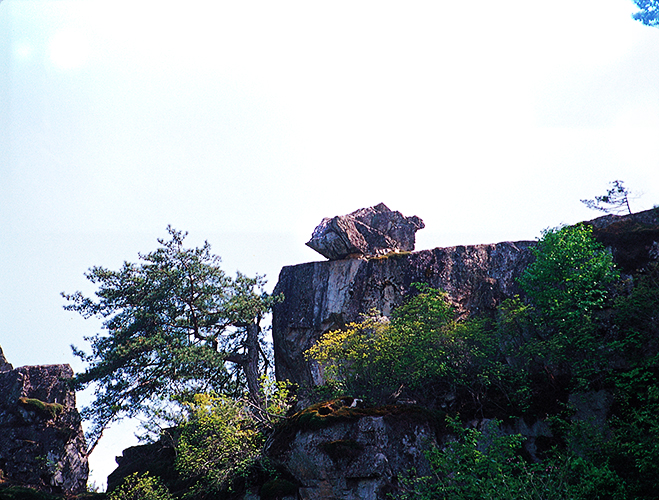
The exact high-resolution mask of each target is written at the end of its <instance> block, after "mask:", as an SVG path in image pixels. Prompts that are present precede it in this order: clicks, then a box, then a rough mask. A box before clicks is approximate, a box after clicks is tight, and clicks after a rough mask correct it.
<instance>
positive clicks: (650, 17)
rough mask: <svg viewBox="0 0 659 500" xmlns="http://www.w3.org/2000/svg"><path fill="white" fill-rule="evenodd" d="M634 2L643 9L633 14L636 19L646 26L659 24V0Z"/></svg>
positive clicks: (637, 0) (638, 0)
mask: <svg viewBox="0 0 659 500" xmlns="http://www.w3.org/2000/svg"><path fill="white" fill-rule="evenodd" d="M634 3H635V4H636V5H637V6H638V8H639V9H641V10H640V11H638V12H635V13H634V14H632V16H633V17H634V19H636V20H637V21H641V22H642V23H643V24H645V25H646V26H659V0H634Z"/></svg>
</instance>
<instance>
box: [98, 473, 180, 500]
mask: <svg viewBox="0 0 659 500" xmlns="http://www.w3.org/2000/svg"><path fill="white" fill-rule="evenodd" d="M173 499H174V497H173V496H172V495H171V493H169V491H168V490H167V488H166V487H165V486H164V485H163V484H162V483H161V482H160V480H159V479H158V478H155V477H152V476H149V474H139V473H137V472H136V473H134V474H131V475H130V476H128V477H127V478H126V479H124V481H123V482H122V483H121V485H119V487H118V488H116V489H114V490H113V491H112V492H111V493H110V494H109V496H108V500H173Z"/></svg>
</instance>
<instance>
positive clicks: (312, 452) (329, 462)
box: [268, 398, 436, 500]
mask: <svg viewBox="0 0 659 500" xmlns="http://www.w3.org/2000/svg"><path fill="white" fill-rule="evenodd" d="M347 399H349V400H352V398H347ZM351 402H352V401H349V403H351ZM335 415H336V417H335ZM428 415H429V414H426V413H424V412H422V411H421V410H419V409H418V408H414V407H407V408H406V407H397V406H393V407H383V408H375V409H370V410H360V409H353V408H345V407H343V406H342V400H335V401H330V402H326V403H322V404H319V405H315V406H312V407H310V408H308V409H306V410H304V411H303V412H301V414H298V415H296V416H294V417H293V418H292V422H291V423H289V424H288V425H289V426H295V423H296V419H299V420H302V417H310V419H309V420H313V422H314V423H313V425H312V426H301V427H300V428H298V429H295V431H294V432H293V433H291V434H289V435H287V436H285V437H284V438H283V439H282V437H280V436H275V439H274V441H273V444H272V446H271V447H270V449H269V450H268V454H269V456H271V457H272V458H273V459H274V460H276V461H277V462H279V463H282V464H284V465H285V468H286V472H288V473H289V474H290V475H291V476H292V478H293V479H294V481H295V482H296V483H297V484H298V485H299V486H298V491H297V495H298V496H292V497H291V498H300V499H302V500H324V499H330V498H336V499H339V498H340V499H342V500H376V499H385V498H389V496H388V493H393V492H395V491H396V488H397V481H398V479H399V478H401V477H409V476H410V475H411V474H413V473H416V474H419V475H427V474H429V473H430V466H429V464H428V461H427V459H426V457H425V455H424V450H427V449H429V448H430V447H432V445H433V444H436V435H435V429H434V427H433V424H432V422H431V419H429V417H428ZM324 419H326V420H327V421H328V422H327V423H325V422H323V420H324ZM282 430H283V431H284V434H285V431H286V428H284V429H282ZM413 471H414V472H413Z"/></svg>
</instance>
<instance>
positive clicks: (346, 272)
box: [272, 205, 659, 385]
mask: <svg viewBox="0 0 659 500" xmlns="http://www.w3.org/2000/svg"><path fill="white" fill-rule="evenodd" d="M382 206H383V205H378V207H382ZM374 208H377V207H374ZM385 208H386V207H385ZM364 210H366V211H368V210H371V209H364ZM361 213H363V211H362V210H357V211H356V212H353V214H361ZM353 214H350V215H351V216H352V215H353ZM401 217H402V216H401ZM336 219H337V218H336V217H335V218H334V219H325V221H333V220H336ZM339 219H340V218H339ZM416 219H417V220H419V222H420V219H418V218H416ZM325 221H324V222H325ZM587 223H588V224H591V225H592V226H593V234H594V235H595V237H596V238H597V239H598V240H599V241H601V242H602V243H603V244H604V245H605V246H607V247H608V248H610V250H611V251H612V253H613V255H614V258H615V260H616V262H617V264H618V265H619V266H620V267H621V268H622V270H623V271H626V272H631V271H632V270H634V269H637V268H640V267H642V266H643V265H645V264H646V263H647V262H648V261H649V260H657V259H659V243H658V242H659V211H658V210H648V211H646V212H640V213H638V214H633V215H627V216H618V215H606V216H604V217H600V218H598V219H595V220H593V221H590V222H587ZM421 224H422V223H421ZM330 225H331V224H330V223H329V222H328V223H326V224H325V226H327V227H329V226H330ZM321 226H323V224H321ZM319 227H320V226H319ZM421 227H422V226H421ZM318 231H319V230H318V228H317V229H316V231H314V235H315V234H316V233H317V232H318ZM312 241H313V240H312ZM532 245H533V242H531V241H518V242H503V243H497V244H490V245H472V246H455V247H449V248H435V249H433V250H422V251H419V252H413V253H409V254H391V255H389V256H381V257H376V258H368V259H343V260H330V261H324V262H310V263H306V264H298V265H295V266H286V267H284V268H283V269H282V270H281V273H280V275H279V282H278V283H277V286H276V287H275V291H274V293H276V294H279V293H282V294H283V295H284V301H283V302H281V303H279V304H276V305H275V307H274V311H273V321H272V327H273V330H272V332H273V341H274V352H275V366H276V371H277V377H278V378H279V379H280V380H285V379H289V380H291V381H292V382H295V383H297V384H300V385H309V384H310V385H316V384H320V383H322V375H321V374H320V373H319V371H318V369H317V367H316V365H315V363H312V362H308V361H307V360H306V359H305V357H304V352H305V351H306V350H307V349H309V348H310V347H311V346H312V345H313V344H314V343H315V342H316V341H317V340H318V339H319V338H320V336H321V335H322V334H323V333H324V332H326V331H328V330H331V329H335V328H340V327H341V326H343V325H344V324H346V323H348V322H351V321H359V318H360V314H364V313H367V312H368V311H370V310H371V309H372V308H376V309H378V310H379V311H380V312H382V313H383V314H385V315H389V314H390V312H391V311H392V309H394V308H395V307H396V306H398V305H400V304H401V303H402V301H403V298H404V296H405V295H406V294H407V293H408V292H409V291H410V289H411V286H412V283H414V282H423V283H428V284H430V285H431V286H433V287H435V288H439V289H442V290H445V291H446V292H448V295H449V298H450V300H451V301H452V302H453V304H454V305H455V306H456V307H457V309H458V311H459V312H460V313H462V314H485V315H492V314H494V312H495V311H496V308H497V306H498V305H499V304H500V303H501V301H502V300H504V299H506V298H509V297H512V296H513V295H515V294H516V293H519V292H520V290H519V289H518V287H517V284H516V279H517V278H518V277H519V276H520V274H521V273H522V271H523V270H524V268H525V267H526V266H527V265H528V264H529V263H530V262H531V261H532V259H533V255H532V253H531V251H530V248H531V246H532ZM653 256H654V257H653Z"/></svg>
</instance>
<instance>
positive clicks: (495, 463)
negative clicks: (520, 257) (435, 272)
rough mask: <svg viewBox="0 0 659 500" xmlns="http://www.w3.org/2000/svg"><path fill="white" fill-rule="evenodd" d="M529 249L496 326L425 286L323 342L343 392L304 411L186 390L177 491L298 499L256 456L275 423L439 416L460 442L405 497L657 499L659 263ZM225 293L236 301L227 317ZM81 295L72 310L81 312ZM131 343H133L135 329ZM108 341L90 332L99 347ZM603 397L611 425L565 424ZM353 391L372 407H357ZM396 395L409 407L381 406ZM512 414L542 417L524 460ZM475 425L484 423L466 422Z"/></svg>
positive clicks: (331, 387) (575, 246)
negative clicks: (577, 395)
mask: <svg viewBox="0 0 659 500" xmlns="http://www.w3.org/2000/svg"><path fill="white" fill-rule="evenodd" d="M179 243H180V242H179ZM197 250H199V249H197ZM533 252H534V256H535V261H534V262H533V264H531V265H530V266H529V267H528V268H527V269H526V271H525V273H524V274H523V276H522V277H521V278H520V280H519V284H520V286H521V289H522V290H523V291H524V295H523V296H521V297H514V298H512V299H509V300H507V301H505V302H504V303H502V304H501V306H500V308H499V311H498V315H497V317H496V319H482V318H479V317H470V318H458V317H457V315H456V313H455V311H454V309H453V307H452V306H451V304H450V302H449V300H448V297H447V296H446V294H445V293H444V292H442V291H440V290H435V289H433V288H431V287H429V286H427V285H425V284H421V283H419V284H416V285H415V291H414V293H413V294H411V295H410V297H408V300H407V301H406V302H405V303H404V304H403V305H402V306H400V307H399V308H397V309H396V310H395V311H394V312H393V314H392V316H391V318H390V319H388V318H384V317H382V316H380V315H379V314H378V313H377V311H373V312H372V313H371V314H369V315H367V316H365V317H364V318H363V320H362V321H361V322H359V323H351V324H349V325H347V326H346V328H344V329H342V330H336V331H332V332H329V333H327V334H326V335H324V336H323V337H322V338H321V339H320V341H319V342H318V344H317V345H316V346H314V347H313V348H312V349H311V350H310V351H309V352H308V356H309V357H310V358H313V359H315V360H316V361H317V362H319V363H320V364H321V365H322V367H323V369H324V375H325V377H326V380H327V382H328V384H327V387H325V388H324V389H322V390H324V394H334V395H338V396H343V397H340V398H338V399H334V400H331V401H324V402H320V403H318V404H316V405H312V406H311V407H309V408H307V409H305V410H303V411H301V412H299V413H297V414H295V415H294V416H292V417H289V418H288V419H286V421H285V422H284V423H283V425H281V426H278V427H277V426H276V425H275V421H276V419H277V418H279V417H282V416H283V415H284V414H285V412H286V411H287V409H288V402H289V397H288V392H287V391H288V387H286V385H285V384H284V385H278V386H273V385H272V382H270V385H269V388H267V387H268V386H267V385H266V388H265V389H260V390H259V393H258V397H242V396H241V395H240V394H237V393H236V392H233V393H232V392H231V391H227V390H226V388H227V387H230V386H222V387H221V389H220V391H216V392H209V391H205V392H203V393H198V394H197V395H194V396H193V395H191V394H190V393H189V392H188V394H190V397H188V398H187V399H185V398H183V399H180V401H181V402H182V403H183V406H182V409H183V414H182V415H181V416H180V417H179V422H180V427H179V430H180V431H181V432H180V435H181V437H180V438H179V439H178V441H177V443H176V446H177V462H176V468H177V471H178V474H179V475H180V476H182V477H186V478H188V479H190V480H191V481H192V483H191V484H192V485H193V486H192V487H191V488H189V489H187V490H186V491H184V492H176V496H177V497H186V498H202V497H203V496H204V495H209V494H212V495H215V496H217V497H218V498H220V497H227V498H228V496H227V495H229V496H230V495H231V492H232V491H236V489H238V490H239V489H241V488H244V487H245V484H246V482H249V481H257V482H259V484H269V485H271V486H272V487H273V488H274V486H273V485H285V487H286V488H285V489H286V491H289V490H290V491H293V489H295V484H294V483H293V482H291V481H289V479H290V478H288V477H284V476H285V472H282V470H281V469H279V468H278V466H277V465H276V464H273V463H272V462H271V461H270V459H268V458H267V457H265V456H264V455H263V444H264V443H265V441H266V440H267V439H268V437H272V436H273V435H272V431H273V429H274V431H275V434H274V436H275V437H277V436H278V437H279V438H281V437H282V436H284V437H285V435H288V434H291V433H294V432H296V431H297V430H299V429H302V428H305V429H314V428H322V427H323V426H325V425H332V423H333V422H337V421H344V420H346V419H347V420H350V419H353V418H360V417H362V416H373V415H385V414H387V412H391V411H393V412H395V411H412V412H414V411H419V412H422V413H423V415H422V417H423V418H424V419H425V420H426V421H428V420H431V421H432V420H433V419H434V418H436V417H437V416H438V415H445V416H446V417H447V420H446V422H444V421H443V420H442V422H440V423H439V425H440V426H445V427H444V428H445V429H448V430H449V431H450V432H451V433H452V434H453V435H454V438H455V439H454V441H449V442H447V443H446V444H445V445H444V446H443V447H442V448H437V449H434V450H430V451H429V453H428V459H429V461H430V464H431V467H432V471H433V473H432V475H431V476H426V477H417V478H416V479H414V480H410V481H406V482H403V483H401V484H400V488H399V489H398V494H399V495H400V497H401V498H418V499H421V500H424V499H431V498H433V499H434V498H446V499H454V498H455V499H458V498H460V499H466V498H483V496H484V495H485V496H487V497H488V498H501V499H504V498H510V499H512V498H561V499H567V498H570V499H579V498H583V499H586V498H612V499H620V500H626V499H632V498H654V497H653V495H654V492H655V491H656V488H657V487H658V486H659V485H658V484H657V479H656V478H657V477H659V464H657V463H656V456H657V454H658V453H659V448H658V446H659V445H657V443H658V442H659V326H657V325H658V324H659V322H658V321H657V311H659V266H657V265H650V266H647V267H646V268H644V269H642V270H639V271H638V272H637V273H635V275H634V276H633V277H630V276H629V275H624V276H623V275H621V273H620V272H619V270H618V269H617V268H616V266H615V265H614V262H613V258H612V256H611V254H610V253H609V252H608V251H607V250H606V249H605V248H604V247H603V246H602V245H601V244H599V243H597V242H596V241H595V239H594V238H593V235H592V229H591V228H590V227H589V226H586V225H577V226H573V227H563V228H559V229H553V230H548V231H545V232H544V233H543V236H542V238H541V240H540V241H539V242H538V244H537V245H536V247H535V248H534V250H533ZM107 276H108V277H109V276H114V275H111V274H109V275H107ZM250 283H252V282H250ZM248 285H249V284H248ZM249 286H252V288H249V287H248V290H247V291H248V292H253V286H254V284H251V285H249ZM129 289H130V288H127V289H126V290H129ZM225 291H226V290H225ZM230 299H231V293H229V299H228V300H229V302H227V303H222V307H228V304H230ZM75 300H78V302H77V304H78V306H79V309H80V310H81V311H82V310H83V309H84V308H90V307H91V306H90V305H89V304H88V303H86V302H84V300H86V299H83V298H81V297H78V298H77V299H75ZM83 304H86V305H84V307H83ZM186 304H187V303H186ZM186 304H183V306H182V311H183V312H185V311H186V309H185V307H186ZM95 307H99V305H96V306H95ZM187 307H189V304H187ZM89 310H90V311H91V309H89ZM99 310H100V309H99ZM226 310H227V309H222V311H226ZM259 311H262V309H259ZM193 315H194V314H192V316H193ZM189 317H191V315H190V314H188V316H186V318H189ZM222 318H224V319H222ZM227 318H229V319H231V318H233V316H229V315H227V316H221V315H220V316H217V315H216V316H213V317H212V319H213V320H215V321H219V322H220V324H225V323H221V322H222V321H229V320H228V319H227ZM111 319H114V318H111ZM108 324H110V323H108ZM191 324H192V323H189V322H188V323H185V322H184V323H182V325H183V326H182V331H183V332H188V333H187V335H188V337H191V338H196V339H197V340H199V337H197V336H195V335H194V334H193V333H191V332H190V331H189V330H186V329H189V328H190V327H191V326H190V325H191ZM226 324H227V325H228V324H230V322H228V323H226ZM231 324H232V323H231ZM126 325H127V326H129V325H130V322H128V323H126ZM209 325H210V326H209V328H210V329H209V332H210V333H209V335H211V336H210V337H208V339H215V340H219V337H213V336H212V332H217V331H220V330H217V328H218V326H216V325H217V323H212V322H211V323H209ZM119 330H120V329H117V330H114V331H111V333H112V335H114V332H115V331H119ZM110 337H111V336H110ZM127 338H128V339H129V340H130V339H132V340H134V341H136V342H139V340H138V339H139V338H140V334H138V333H136V334H135V336H134V338H133V337H130V336H128V337H127ZM106 341H107V342H110V340H103V337H100V336H97V337H95V342H97V343H98V345H99V348H100V347H102V346H103V342H106ZM211 343H212V342H211ZM202 345H203V342H202ZM218 345H219V344H218ZM215 348H217V347H213V349H215ZM213 349H211V351H212V350H213ZM101 352H104V351H99V353H101ZM108 352H109V351H108ZM220 352H221V351H220ZM220 357H221V356H220ZM108 359H110V358H108ZM221 359H223V360H224V361H226V359H227V358H226V357H225V358H221ZM108 373H119V372H108ZM221 373H226V372H221ZM108 380H110V379H108ZM183 380H184V381H185V383H188V382H191V381H193V380H194V379H183ZM242 380H244V379H237V380H235V381H233V382H232V383H238V384H240V383H242ZM266 380H267V379H266ZM192 387H194V386H193V385H190V386H189V387H188V388H192ZM235 387H238V386H235ZM322 390H321V392H322ZM599 390H605V391H607V393H609V394H611V396H612V398H613V404H612V405H611V407H610V410H609V412H608V414H607V418H606V421H605V422H601V423H600V424H598V425H591V424H589V423H588V422H583V421H578V420H575V419H574V418H573V414H574V409H573V408H572V409H571V408H570V406H569V405H568V396H569V394H570V393H574V392H584V391H591V392H592V391H599ZM222 391H224V393H223V392H222ZM346 394H349V395H350V396H351V397H350V398H347V397H345V395H346ZM357 397H358V398H361V399H363V400H364V401H365V404H366V406H367V407H366V408H364V407H361V406H362V405H361V404H353V403H355V399H354V398H357ZM401 400H406V401H407V402H408V403H409V402H412V401H413V402H416V403H417V404H418V405H419V406H417V407H409V406H408V407H406V408H405V409H404V407H402V406H396V405H391V404H392V403H396V402H398V401H401ZM387 405H389V406H387ZM423 408H426V409H427V410H426V409H423ZM438 410H439V411H438ZM277 416H279V417H277ZM512 417H530V418H535V419H538V418H539V419H543V420H544V421H546V422H548V423H550V425H551V428H552V437H551V438H548V439H546V440H544V441H543V440H542V439H537V440H536V443H535V446H536V449H535V451H534V454H533V455H530V454H529V451H528V449H525V448H524V442H523V441H524V439H523V438H522V437H521V436H520V435H515V434H512V435H509V434H508V433H506V432H504V431H503V429H504V427H505V426H506V425H507V424H509V423H510V422H511V420H510V419H511V418H512ZM273 419H274V420H273ZM474 419H475V420H478V421H481V422H490V423H486V424H485V426H484V427H483V428H478V429H475V428H469V427H468V426H465V422H467V421H470V420H474ZM284 441H285V439H284ZM282 442H283V441H282ZM328 446H329V447H330V448H328V450H329V451H328V452H329V453H338V452H341V453H344V452H345V453H354V454H358V453H360V449H359V446H355V443H351V442H348V441H345V442H344V441H341V442H336V443H332V444H329V445H328ZM282 474H283V475H282ZM129 479H130V481H133V483H134V484H133V483H130V484H129V483H126V484H125V485H124V487H123V488H124V489H120V490H115V491H116V493H113V495H115V497H116V499H117V500H124V497H125V498H132V497H130V496H127V497H126V496H125V495H124V497H122V496H117V495H119V494H120V493H119V492H124V493H125V494H129V493H130V494H133V493H134V492H135V491H138V490H139V491H142V490H144V491H142V493H140V494H142V495H146V494H147V493H148V494H150V495H151V494H157V495H160V496H155V497H153V498H159V499H160V498H162V499H165V498H170V497H169V496H168V495H170V493H169V492H168V491H166V490H164V489H162V488H161V485H159V484H158V483H157V482H153V481H151V480H150V479H149V478H148V476H139V477H138V476H135V477H132V478H129ZM278 487H279V486H278ZM278 487H277V488H278ZM131 488H132V489H131ZM136 488H137V489H136ZM140 488H141V489H142V490H141V489H140ZM277 488H274V489H275V490H276V489H277ZM268 491H270V490H268ZM273 491H274V490H273ZM126 492H128V493H126ZM131 492H133V493H131ZM124 493H121V494H124ZM272 495H274V497H276V496H277V494H276V493H272ZM274 497H273V498H274ZM113 498H114V497H113ZM140 498H142V497H140ZM144 498H146V497H144Z"/></svg>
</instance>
